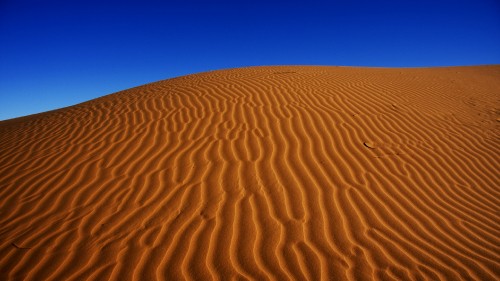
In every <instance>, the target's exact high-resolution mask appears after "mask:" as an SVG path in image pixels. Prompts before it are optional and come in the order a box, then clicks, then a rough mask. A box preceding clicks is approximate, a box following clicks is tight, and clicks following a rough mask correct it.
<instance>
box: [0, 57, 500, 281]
mask: <svg viewBox="0 0 500 281" xmlns="http://www.w3.org/2000/svg"><path fill="white" fill-rule="evenodd" d="M499 98H500V66H481V67H453V68H429V69H377V68H348V67H294V66H290V67H252V68H242V69H231V70H222V71H214V72H208V73H201V74H196V75H190V76H185V77H180V78H175V79H170V80H166V81H161V82H157V83H152V84H148V85H145V86H142V87H137V88H134V89H130V90H126V91H123V92H119V93H116V94H112V95H109V96H105V97H102V98H99V99H95V100H92V101H89V102H86V103H82V104H79V105H76V106H72V107H68V108H64V109H60V110H56V111H51V112H46V113H42V114H38V115H33V116H27V117H23V118H18V119H13V120H7V121H3V122H0V280H107V279H111V280H185V279H186V280H212V279H214V280H232V279H238V280H240V279H241V280H245V279H247V280H289V279H293V280H369V279H380V280H425V279H426V280H495V279H497V280H498V279H499V278H500V172H499V171H500V161H499V156H500V144H499V136H500V134H499V126H500V122H499V121H500V119H499V117H500V111H499V110H500V109H499V108H500V103H499Z"/></svg>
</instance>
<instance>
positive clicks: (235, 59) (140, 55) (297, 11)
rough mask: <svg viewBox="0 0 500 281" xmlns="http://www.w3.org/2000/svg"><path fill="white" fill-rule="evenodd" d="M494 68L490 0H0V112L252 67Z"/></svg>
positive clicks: (495, 28)
mask: <svg viewBox="0 0 500 281" xmlns="http://www.w3.org/2000/svg"><path fill="white" fill-rule="evenodd" d="M299 64H300V65H303V64H305V65H344V66H383V67H395V66H402V67H418V66H454V65H478V64H500V1H498V0H409V1H408V0H387V1H384V0H372V1H348V0H343V1H335V0H331V1H326V0H325V1H314V0H309V1H301V2H299V1H272V0H268V1H259V0H249V1H238V0H233V1H217V0H212V1H209V0H206V1H189V0H184V1H182V0H179V1H177V0H171V1H169V0H165V1H149V0H137V1H127V0H121V1H106V0H100V1H94V0H84V1H81V0H66V1H51V0H43V1H42V0H39V1H35V0H0V120H3V119H9V118H13V117H17V116H22V115H27V114H32V113H37V112H42V111H47V110H51V109H55V108H60V107H65V106H69V105H73V104H76V103H79V102H83V101H86V100H89V99H93V98H96V97H99V96H102V95H106V94H110V93H113V92H116V91H120V90H124V89H127V88H130V87H134V86H139V85H142V84H145V83H148V82H153V81H157V80H162V79H167V78H171V77H175V76H180V75H185V74H190V73H196V72H201V71H209V70H216V69H221V68H232V67H241V66H252V65H299Z"/></svg>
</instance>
